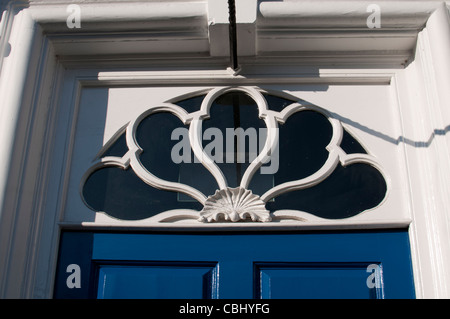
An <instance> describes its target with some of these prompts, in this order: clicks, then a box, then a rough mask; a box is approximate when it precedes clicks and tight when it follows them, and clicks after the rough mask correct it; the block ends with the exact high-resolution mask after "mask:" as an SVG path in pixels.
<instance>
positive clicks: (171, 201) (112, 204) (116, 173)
mask: <svg viewBox="0 0 450 319" xmlns="http://www.w3.org/2000/svg"><path fill="white" fill-rule="evenodd" d="M83 196H84V199H85V201H86V202H87V203H88V204H89V206H90V207H92V208H93V209H94V210H96V211H103V212H105V213H107V214H108V215H110V216H112V217H115V218H119V219H124V220H138V219H144V218H148V217H151V216H154V215H156V214H158V213H161V212H164V211H166V210H170V209H177V208H185V209H195V210H200V209H201V208H202V205H201V204H200V203H198V202H197V201H194V202H188V203H186V202H180V201H178V200H177V193H174V192H168V191H163V190H158V189H156V188H153V187H151V186H149V185H147V184H146V183H144V182H143V181H142V180H141V179H140V178H138V177H137V176H136V174H135V173H134V172H133V170H131V169H128V170H123V169H121V168H118V167H107V168H103V169H100V170H97V171H95V172H94V173H93V174H92V175H91V176H90V177H89V178H88V180H87V181H86V183H85V185H84V187H83Z"/></svg>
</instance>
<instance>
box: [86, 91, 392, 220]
mask: <svg viewBox="0 0 450 319" xmlns="http://www.w3.org/2000/svg"><path fill="white" fill-rule="evenodd" d="M229 92H243V93H245V94H247V95H248V96H250V97H251V98H252V99H253V100H254V101H255V102H256V104H257V106H258V111H259V117H260V118H261V119H262V120H264V122H265V124H266V127H267V137H266V142H265V144H264V147H263V148H262V150H261V151H260V153H259V154H258V156H257V157H256V158H255V159H254V160H253V161H252V162H251V163H250V165H249V166H248V167H247V169H246V171H245V172H244V174H243V177H242V180H241V183H240V185H239V187H237V188H230V187H229V186H228V183H227V180H226V177H225V175H224V174H223V172H222V171H221V170H220V168H219V166H218V165H217V164H216V163H215V162H214V161H213V160H212V159H211V158H210V157H209V156H208V154H207V153H206V152H205V151H204V149H203V147H202V124H203V121H204V120H207V119H209V117H210V108H211V105H212V104H213V102H214V101H215V100H216V99H217V98H218V97H220V96H222V95H224V94H226V93H229ZM303 111H314V112H318V113H320V114H322V115H324V116H325V117H326V118H327V119H328V121H329V122H330V123H331V126H332V138H331V141H330V142H329V144H328V145H327V146H326V149H327V151H328V153H329V155H328V158H327V160H326V161H325V163H324V164H323V166H322V167H321V168H320V169H319V170H317V171H316V172H315V173H313V174H312V175H310V176H307V177H305V178H301V179H298V180H293V181H290V182H285V183H282V184H280V185H276V186H274V187H273V188H271V189H269V190H268V191H267V192H265V193H264V194H261V195H258V194H253V193H252V192H251V191H250V190H248V186H249V184H250V182H251V179H252V177H253V175H254V174H255V172H256V171H257V170H258V169H259V168H260V167H261V166H262V165H263V164H264V163H266V162H267V161H268V160H269V159H270V155H271V152H272V150H274V149H275V147H277V143H278V138H279V136H278V124H284V123H285V122H286V121H287V119H288V118H289V117H290V116H291V115H293V114H295V113H297V112H303ZM155 113H171V114H173V115H175V116H176V117H178V118H179V119H180V121H181V122H182V123H183V124H184V125H188V126H189V140H190V144H191V147H192V150H193V152H194V154H195V156H196V157H197V158H198V159H199V160H200V162H201V163H202V164H203V166H204V167H205V168H206V169H207V170H208V171H209V172H210V173H211V174H212V176H213V177H214V178H215V180H216V181H217V185H218V187H219V189H218V190H216V192H215V194H213V195H211V196H209V197H207V196H205V194H203V193H202V192H200V191H199V190H197V189H195V188H193V187H191V186H188V185H185V184H182V183H178V182H171V181H166V180H163V179H161V178H158V177H157V176H155V175H154V174H152V173H151V172H150V171H148V170H147V169H146V168H145V167H144V165H143V164H142V163H141V161H140V159H139V156H140V154H141V153H142V151H143V150H142V149H141V148H140V146H139V144H138V143H137V141H136V131H137V128H138V126H139V124H140V123H141V121H142V120H143V119H145V118H146V117H149V116H151V115H152V114H155ZM123 129H124V128H122V129H121V131H122V132H123ZM125 131H126V143H127V146H128V152H127V153H126V154H125V155H124V156H122V157H115V156H107V157H103V158H100V156H98V157H97V158H98V160H97V162H96V163H95V164H94V165H93V166H91V167H90V168H89V169H88V170H87V172H86V173H85V174H84V176H83V179H82V181H81V188H82V187H83V185H84V183H85V182H86V180H87V178H88V177H89V176H90V175H91V174H92V173H93V172H94V171H96V170H98V169H100V168H103V167H107V166H117V167H121V168H123V169H128V168H130V167H131V169H133V171H134V172H135V173H136V175H137V176H138V177H139V178H140V179H141V180H142V181H144V182H145V183H147V184H148V185H150V186H152V187H155V188H157V189H161V190H167V191H173V192H179V193H183V194H186V195H189V196H191V197H192V198H194V199H196V200H197V201H198V202H200V203H201V204H202V205H203V206H204V207H203V209H202V210H201V211H200V212H193V211H192V210H174V211H172V213H170V214H169V212H163V213H161V214H159V215H160V216H161V218H160V219H159V221H160V222H170V221H173V220H177V219H178V218H181V219H183V218H185V219H193V218H196V219H198V220H199V221H201V222H211V221H220V220H224V221H232V222H236V221H240V220H246V221H248V220H251V221H260V222H269V221H271V220H272V217H271V214H270V212H269V211H268V210H267V209H266V208H265V204H266V203H267V202H268V201H270V200H271V199H272V198H274V197H277V196H279V195H281V194H283V193H287V192H291V191H296V190H301V189H306V188H309V187H312V186H315V185H317V184H319V183H320V182H322V181H323V180H325V179H326V178H327V177H328V176H329V175H330V174H331V173H332V172H333V171H334V170H335V168H336V167H337V166H338V164H339V163H340V164H341V165H342V166H344V167H345V166H347V165H350V164H354V163H365V164H369V165H371V166H373V167H375V168H376V169H378V170H379V171H380V173H381V174H382V175H383V176H385V174H384V173H383V170H382V168H381V167H380V165H379V164H378V163H377V161H376V159H375V158H374V157H373V156H371V155H367V154H347V153H345V152H344V150H343V149H342V148H341V147H340V143H341V141H342V138H343V132H344V129H343V127H342V124H341V123H340V121H339V120H337V119H335V118H333V117H332V116H331V114H330V113H329V112H328V111H326V110H325V109H323V108H320V107H318V106H316V105H312V104H310V103H308V102H305V101H302V100H301V101H298V102H295V103H292V104H290V105H288V106H287V107H285V108H284V109H283V110H282V111H281V112H277V111H273V110H270V109H269V108H268V105H267V101H266V99H265V98H264V96H263V94H262V91H261V90H259V89H258V88H255V87H220V88H215V89H211V90H210V91H209V92H207V94H206V96H205V98H204V99H203V102H202V104H201V107H200V110H199V111H197V112H192V113H188V112H186V111H185V110H184V109H183V108H181V107H180V106H178V105H176V104H175V103H162V104H159V105H156V106H151V107H149V108H148V109H147V110H146V111H144V112H142V113H140V114H138V115H137V116H136V117H135V118H134V119H133V120H132V121H130V122H129V123H128V125H126V127H125ZM119 133H120V132H118V133H116V134H115V135H114V136H113V137H112V138H111V140H110V141H108V142H107V143H106V144H105V146H104V147H103V148H102V150H100V152H99V154H100V155H101V154H103V153H105V151H106V150H107V148H109V146H110V145H111V144H112V143H114V141H115V139H116V138H117V136H119V135H120V134H119ZM385 180H387V179H386V178H385ZM81 193H82V191H81ZM83 200H84V199H83ZM85 203H86V202H85ZM86 205H88V204H87V203H86ZM88 206H89V205H88ZM168 214H169V216H167V215H168ZM272 215H277V216H278V215H279V218H283V216H288V217H287V218H291V219H292V218H294V219H297V220H305V219H306V217H309V218H310V217H311V215H310V214H308V213H305V212H302V211H296V210H289V211H280V212H279V213H278V214H277V213H276V212H274V213H272ZM315 218H318V217H315ZM151 219H152V220H153V219H154V218H153V217H152V218H151Z"/></svg>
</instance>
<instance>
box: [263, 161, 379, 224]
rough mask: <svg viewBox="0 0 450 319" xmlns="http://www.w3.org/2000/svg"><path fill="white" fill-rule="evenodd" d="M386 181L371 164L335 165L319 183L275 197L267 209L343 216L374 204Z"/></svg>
mask: <svg viewBox="0 0 450 319" xmlns="http://www.w3.org/2000/svg"><path fill="white" fill-rule="evenodd" d="M386 190H387V186H386V182H385V180H384V178H383V176H382V175H381V173H380V172H379V171H378V170H377V169H376V168H374V167H372V166H370V165H368V164H363V163H357V164H353V165H350V166H348V167H342V166H340V165H339V166H338V167H337V168H336V170H335V171H334V172H333V173H332V174H331V175H330V176H329V177H328V178H327V179H325V180H324V181H323V182H321V183H320V184H318V185H316V186H314V187H311V188H308V189H304V190H300V191H294V192H290V193H285V194H282V195H280V196H278V197H276V199H275V201H274V202H269V203H268V204H267V208H268V209H269V210H271V211H275V210H279V209H296V210H301V211H305V212H308V213H311V214H314V215H316V216H319V217H322V218H328V219H341V218H347V217H351V216H354V215H357V214H358V213H361V212H363V211H364V210H366V209H369V208H373V207H376V206H377V205H378V204H380V203H381V201H382V200H383V199H384V197H385V195H386Z"/></svg>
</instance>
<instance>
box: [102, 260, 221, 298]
mask: <svg viewBox="0 0 450 319" xmlns="http://www.w3.org/2000/svg"><path fill="white" fill-rule="evenodd" d="M98 269H99V270H98V271H99V276H98V278H99V280H98V292H97V298H98V299H135V298H139V299H142V298H147V299H156V298H158V299H165V298H173V299H185V298H194V299H202V298H203V299H211V298H216V297H217V293H216V292H214V290H212V289H210V287H211V283H213V282H215V281H217V269H216V267H215V265H214V266H213V265H208V264H205V265H201V264H190V263H187V264H179V263H157V264H150V265H145V266H144V265H142V266H135V265H101V266H99V267H98Z"/></svg>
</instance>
